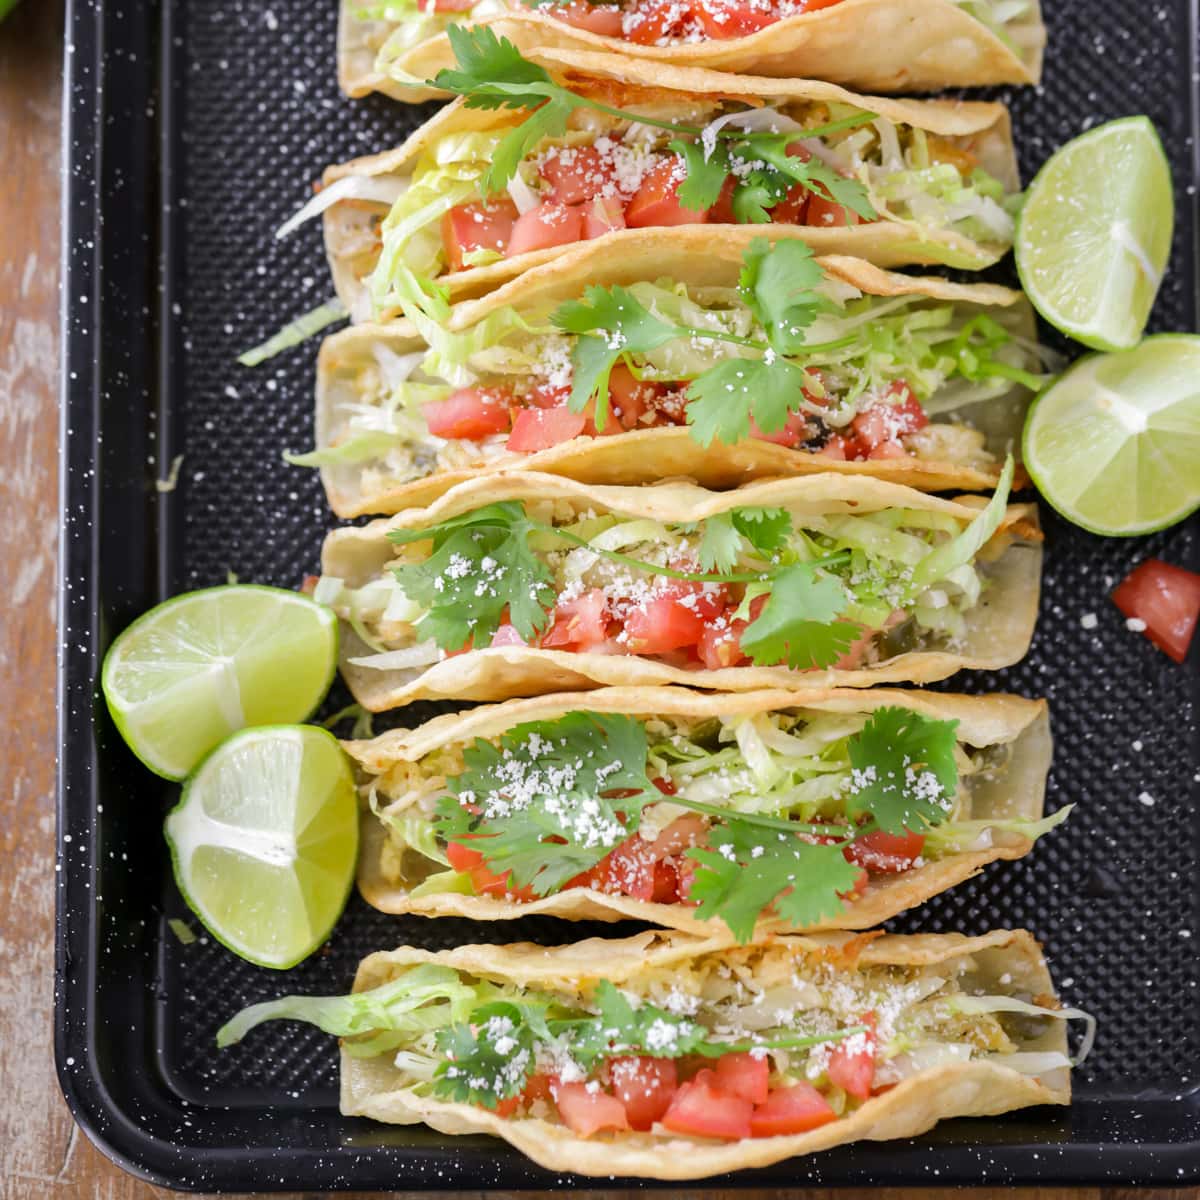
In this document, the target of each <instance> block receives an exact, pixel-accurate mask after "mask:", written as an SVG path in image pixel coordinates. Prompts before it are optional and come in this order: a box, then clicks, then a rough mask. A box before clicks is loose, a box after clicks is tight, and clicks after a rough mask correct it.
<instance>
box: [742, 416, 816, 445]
mask: <svg viewBox="0 0 1200 1200" xmlns="http://www.w3.org/2000/svg"><path fill="white" fill-rule="evenodd" d="M750 436H751V437H752V438H757V439H758V440H759V441H760V442H774V443H775V445H776V446H787V447H789V448H790V449H795V447H797V446H799V445H800V443H801V442H806V441H808V439H809V438H810V437H812V431H811V430H810V429H809V427H808V418H807V417H806V416H805V415H804V413H802V412H793V413H788V417H787V421H786V422H785V423H784V426H783V428H782V429H777V430H776V431H775V432H774V433H763V431H762V430H761V429H759V427H758V425H757V424H756V423H755V421H754V418H753V417H751V418H750Z"/></svg>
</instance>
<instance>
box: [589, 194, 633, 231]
mask: <svg viewBox="0 0 1200 1200" xmlns="http://www.w3.org/2000/svg"><path fill="white" fill-rule="evenodd" d="M624 228H625V205H624V203H623V201H622V200H621V198H620V196H597V197H596V198H595V199H594V200H592V202H591V203H590V204H586V205H584V209H583V240H584V241H585V242H590V241H591V240H592V238H598V237H603V236H604V235H605V234H606V233H613V232H615V231H616V230H618V229H624Z"/></svg>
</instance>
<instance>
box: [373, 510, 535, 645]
mask: <svg viewBox="0 0 1200 1200" xmlns="http://www.w3.org/2000/svg"><path fill="white" fill-rule="evenodd" d="M534 529H535V525H534V524H533V523H532V522H531V521H530V520H529V518H528V517H527V516H526V515H525V510H524V508H523V507H522V506H521V505H520V504H519V503H518V502H516V501H505V502H504V503H503V504H489V505H488V506H487V507H486V508H481V509H477V510H475V511H474V512H469V513H464V514H463V515H462V516H458V517H452V518H450V519H449V520H447V521H444V522H442V523H441V524H440V525H437V526H434V527H433V528H432V529H406V530H396V531H394V532H392V533H389V534H388V538H389V540H390V541H392V542H395V543H397V544H400V545H403V544H405V543H408V542H416V541H424V540H426V539H430V540H432V542H433V550H432V552H431V553H430V555H429V557H428V558H426V559H424V560H422V561H420V562H414V563H400V564H399V565H397V566H395V567H393V568H392V573H393V574H394V575H395V577H396V579H397V581H398V582H399V583H400V586H401V587H402V588H403V589H404V592H405V594H406V595H408V596H409V597H411V598H412V599H413V600H415V601H416V602H417V603H418V604H419V605H421V607H422V608H424V609H425V615H424V616H423V617H421V619H420V620H419V621H418V622H417V623H416V629H417V632H418V634H420V636H421V637H422V638H423V639H424V638H433V639H434V641H435V642H436V643H437V644H438V645H439V646H440V647H441V648H442V649H443V650H461V649H462V648H463V647H464V646H465V645H466V644H467V641H468V639H474V642H475V644H476V645H480V646H483V645H486V644H487V643H488V642H489V641H490V640H491V637H492V635H493V634H494V633H495V632H496V630H497V629H498V628H499V627H500V625H501V624H502V623H503V618H504V613H505V610H507V611H508V620H509V622H510V623H511V624H512V625H513V626H514V627H515V628H516V630H517V632H518V633H520V635H521V636H522V637H523V638H525V639H526V640H527V641H528V640H529V639H531V638H532V637H533V636H534V635H535V634H536V633H538V632H539V631H540V630H542V629H543V628H545V626H546V623H547V621H548V620H549V610H550V609H551V608H553V606H554V596H555V593H554V588H553V586H552V580H553V575H552V573H551V571H550V568H549V567H548V566H547V565H546V564H545V563H544V562H543V561H542V560H541V559H540V558H539V557H538V556H537V555H536V554H535V553H534V552H533V550H532V549H531V548H530V545H529V535H530V533H531V532H533V530H534Z"/></svg>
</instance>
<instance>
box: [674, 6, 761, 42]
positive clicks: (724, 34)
mask: <svg viewBox="0 0 1200 1200" xmlns="http://www.w3.org/2000/svg"><path fill="white" fill-rule="evenodd" d="M695 12H696V16H698V17H699V18H700V22H701V24H702V25H703V26H704V32H705V33H706V34H707V35H708V36H709V37H710V38H714V39H719V38H735V37H746V36H747V35H748V34H751V33H757V32H758V30H760V29H763V28H764V27H765V26H767V25H773V24H774V23H775V22H776V21H778V20H779V14H778V12H776V11H774V10H773V9H771V8H769V7H767V6H765V5H762V4H759V5H758V6H755V5H753V4H748V3H746V0H700V3H699V4H697V5H696V8H695Z"/></svg>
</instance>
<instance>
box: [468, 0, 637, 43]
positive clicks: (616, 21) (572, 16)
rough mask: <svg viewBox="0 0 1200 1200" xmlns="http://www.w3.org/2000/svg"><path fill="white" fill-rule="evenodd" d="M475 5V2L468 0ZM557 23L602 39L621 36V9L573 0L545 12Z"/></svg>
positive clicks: (610, 5) (583, 0)
mask: <svg viewBox="0 0 1200 1200" xmlns="http://www.w3.org/2000/svg"><path fill="white" fill-rule="evenodd" d="M468 2H469V3H471V4H474V3H475V0H468ZM544 11H545V12H546V15H547V16H550V17H553V18H554V19H555V20H556V21H564V22H565V23H566V24H568V25H574V26H575V27H576V29H586V30H588V32H589V33H598V34H599V35H600V36H601V37H613V38H619V37H620V36H621V9H620V8H619V7H618V6H617V5H615V4H590V3H588V0H571V3H570V4H556V5H554V6H553V7H552V8H547V9H545V10H544Z"/></svg>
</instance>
